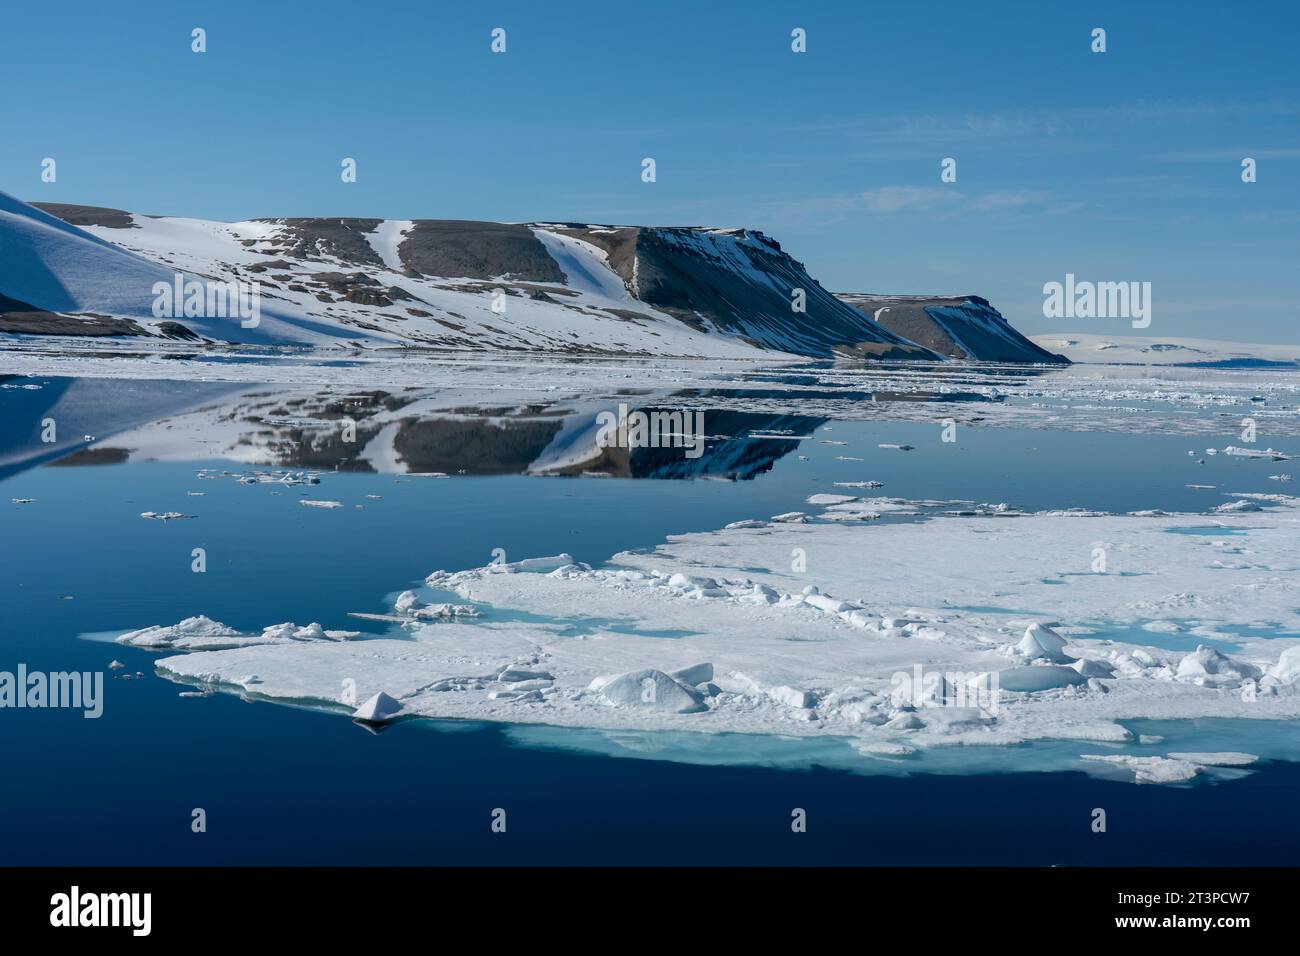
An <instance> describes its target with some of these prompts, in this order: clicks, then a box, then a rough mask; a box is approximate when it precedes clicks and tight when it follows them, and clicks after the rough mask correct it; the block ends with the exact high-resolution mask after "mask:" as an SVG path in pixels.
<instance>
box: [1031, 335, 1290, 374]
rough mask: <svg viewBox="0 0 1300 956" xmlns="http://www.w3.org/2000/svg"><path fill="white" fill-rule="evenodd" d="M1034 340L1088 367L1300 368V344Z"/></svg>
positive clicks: (1070, 338)
mask: <svg viewBox="0 0 1300 956" xmlns="http://www.w3.org/2000/svg"><path fill="white" fill-rule="evenodd" d="M1030 338H1031V339H1032V340H1033V341H1034V342H1035V343H1037V344H1038V345H1040V346H1042V347H1043V348H1044V349H1049V350H1051V351H1054V352H1060V353H1061V354H1062V355H1064V356H1066V357H1067V358H1068V359H1069V360H1070V361H1071V362H1078V363H1081V364H1088V365H1207V366H1208V365H1217V366H1222V367H1225V368H1228V367H1233V366H1237V367H1241V368H1250V367H1260V366H1268V365H1278V366H1295V367H1298V368H1300V345H1267V344H1248V343H1244V342H1219V341H1216V340H1214V339H1186V338H1154V337H1151V336H1136V335H1113V336H1107V335H1097V334H1095V333H1076V332H1052V333H1048V334H1044V335H1031V336H1030Z"/></svg>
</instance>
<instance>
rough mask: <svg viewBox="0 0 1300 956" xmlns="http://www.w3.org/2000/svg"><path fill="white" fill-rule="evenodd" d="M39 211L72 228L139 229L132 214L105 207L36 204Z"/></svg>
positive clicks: (60, 203)
mask: <svg viewBox="0 0 1300 956" xmlns="http://www.w3.org/2000/svg"><path fill="white" fill-rule="evenodd" d="M32 205H33V206H35V207H36V208H37V209H41V210H44V211H45V212H48V213H49V214H50V215H51V216H56V217H58V218H59V219H62V220H63V221H64V222H66V223H67V224H68V225H70V226H104V227H106V228H108V229H139V228H140V227H139V226H137V225H136V224H135V223H134V222H132V221H131V214H130V213H129V212H124V211H122V210H121V209H108V208H107V207H105V206H77V205H73V204H70V203H62V202H34V203H32Z"/></svg>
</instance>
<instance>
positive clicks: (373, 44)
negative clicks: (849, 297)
mask: <svg viewBox="0 0 1300 956" xmlns="http://www.w3.org/2000/svg"><path fill="white" fill-rule="evenodd" d="M196 26H198V27H203V28H204V29H206V30H207V34H208V52H207V53H204V54H201V55H199V54H195V53H192V52H191V51H190V31H191V29H192V28H194V27H196ZM493 27H503V28H505V29H506V31H507V52H506V53H505V54H502V55H494V54H492V53H491V52H490V50H489V42H490V37H489V32H490V31H491V29H492V28H493ZM794 27H803V28H805V29H806V30H807V35H808V52H807V53H804V54H795V53H792V52H791V50H790V31H791V30H792V29H793V28H794ZM1094 27H1104V28H1105V29H1106V31H1107V47H1108V49H1107V52H1106V53H1104V54H1094V53H1092V52H1091V51H1090V48H1089V47H1090V42H1091V40H1090V32H1091V30H1092V29H1093V28H1094ZM1298 28H1300V4H1293V3H1283V2H1277V3H1261V4H1251V5H1245V6H1241V5H1230V4H1227V3H1220V4H1210V3H1200V2H1189V0H1178V2H1143V3H1136V2H1127V3H1082V2H1079V3H1056V2H1032V3H1031V2H1025V3H997V2H987V3H971V2H959V0H951V2H936V3H923V2H908V3H897V2H891V3H874V2H815V0H813V2H802V3H777V2H763V0H753V2H728V0H719V2H716V3H708V4H705V3H699V2H677V0H654V2H649V3H633V2H617V3H613V2H608V0H606V2H564V0H556V2H554V3H546V4H543V3H538V2H526V3H490V2H482V3H468V2H467V3H459V4H449V3H438V2H429V0H425V2H373V3H357V2H335V0H320V2H313V3H290V2H276V0H263V2H260V3H250V2H242V0H223V2H220V3H176V2H149V0H142V2H133V3H130V4H106V3H102V2H99V0H96V2H77V3H60V2H57V0H47V2H43V3H40V4H35V3H25V4H18V3H9V4H5V5H4V7H3V8H0V44H3V51H4V64H5V67H6V82H5V83H4V84H3V87H0V122H2V124H3V125H2V127H0V128H3V130H4V139H3V145H2V147H0V189H3V190H4V191H6V192H10V193H13V194H15V195H17V196H19V197H21V198H24V199H28V200H33V199H37V200H49V201H60V202H80V203H89V204H94V205H104V206H115V207H119V208H126V209H130V210H132V211H135V212H144V213H158V214H168V215H185V216H199V217H206V218H217V219H242V218H249V217H259V216H294V215H298V216H306V215H340V216H376V217H387V218H403V219H407V218H425V217H429V218H464V219H503V220H532V219H550V220H557V219H564V220H582V221H603V222H617V223H638V224H690V225H697V224H704V225H725V226H733V225H744V226H752V227H756V228H759V229H762V230H764V231H765V232H768V233H769V234H770V235H772V236H774V237H775V238H776V239H778V240H779V241H780V242H781V243H782V245H783V246H784V247H785V248H786V249H787V250H788V251H789V252H790V253H791V254H793V255H794V256H795V257H796V258H799V259H801V260H802V261H804V262H805V263H806V264H807V265H808V267H809V270H810V271H811V273H812V274H813V275H814V276H815V277H816V278H818V279H819V280H820V281H821V282H822V284H823V285H825V286H827V287H828V288H831V289H834V290H837V291H864V292H892V293H909V292H915V293H929V292H933V293H965V292H973V293H977V294H980V295H984V296H986V297H988V298H989V299H991V300H992V301H993V303H994V304H995V305H997V306H998V307H999V308H1001V310H1002V311H1003V313H1004V314H1005V315H1006V316H1007V317H1008V318H1009V319H1011V320H1012V322H1013V323H1015V324H1016V325H1017V326H1018V327H1020V328H1021V329H1023V330H1024V331H1026V332H1028V333H1031V334H1032V333H1035V332H1046V331H1062V330H1065V329H1068V330H1070V331H1078V332H1098V333H1102V334H1106V335H1121V334H1125V333H1126V332H1132V331H1133V330H1132V329H1131V328H1129V326H1128V323H1127V322H1124V321H1122V320H1115V319H1091V320H1081V319H1073V320H1049V319H1045V318H1043V316H1042V311H1041V308H1042V301H1043V295H1042V286H1043V283H1045V282H1048V281H1053V280H1057V281H1060V280H1062V279H1063V278H1064V276H1065V274H1066V273H1067V272H1072V273H1074V274H1075V275H1076V276H1077V277H1078V278H1080V279H1093V280H1098V281H1100V280H1108V281H1120V280H1134V281H1150V282H1151V283H1152V303H1153V321H1152V325H1151V327H1150V328H1149V329H1147V330H1145V332H1144V333H1143V334H1148V335H1156V336H1161V335H1164V336H1171V337H1172V336H1201V337H1207V338H1221V339H1233V340H1238V341H1261V342H1291V341H1295V340H1296V339H1297V334H1296V329H1297V322H1298V321H1300V307H1297V305H1296V303H1297V302H1300V267H1298V264H1300V189H1297V181H1298V178H1300V69H1298V68H1297V67H1296V65H1295V53H1294V46H1293V45H1294V42H1295V37H1296V34H1297V29H1298ZM47 156H48V157H53V158H55V159H56V160H57V162H58V181H57V182H56V183H42V182H41V179H40V172H41V168H40V163H41V160H42V159H43V158H44V157H47ZM345 156H347V157H354V158H355V159H356V160H357V167H358V180H357V182H356V183H350V184H345V183H343V182H341V180H340V177H339V163H340V160H341V159H342V158H343V157H345ZM647 156H650V157H654V159H655V161H656V163H657V172H658V180H657V182H655V183H643V182H642V181H641V177H640V173H641V160H642V158H643V157H647ZM1245 156H1251V157H1254V158H1255V159H1256V160H1257V161H1258V182H1255V183H1253V184H1249V185H1248V184H1244V183H1242V182H1241V178H1240V173H1241V168H1240V163H1241V159H1242V158H1243V157H1245ZM944 157H953V158H955V159H956V160H957V163H958V165H957V182H955V183H947V184H945V183H941V182H940V179H939V172H940V162H941V160H942V159H943V158H944Z"/></svg>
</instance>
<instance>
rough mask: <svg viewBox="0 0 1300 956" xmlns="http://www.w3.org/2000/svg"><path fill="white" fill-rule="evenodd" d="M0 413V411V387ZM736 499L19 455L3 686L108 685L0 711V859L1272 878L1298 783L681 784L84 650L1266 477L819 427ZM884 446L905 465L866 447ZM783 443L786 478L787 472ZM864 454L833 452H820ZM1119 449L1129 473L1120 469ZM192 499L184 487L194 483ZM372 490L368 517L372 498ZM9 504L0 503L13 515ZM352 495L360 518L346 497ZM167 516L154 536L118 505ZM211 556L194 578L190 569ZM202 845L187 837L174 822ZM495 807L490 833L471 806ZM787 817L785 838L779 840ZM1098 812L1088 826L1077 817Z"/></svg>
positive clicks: (661, 772)
mask: <svg viewBox="0 0 1300 956" xmlns="http://www.w3.org/2000/svg"><path fill="white" fill-rule="evenodd" d="M0 400H3V399H0ZM817 436H818V439H821V438H828V439H830V438H833V439H837V440H844V441H849V442H850V445H849V446H837V445H825V444H821V443H820V441H812V442H804V443H802V445H801V446H800V447H799V448H798V449H797V451H795V452H793V453H791V454H788V455H785V456H784V457H782V458H780V459H778V460H777V461H776V462H775V464H774V466H773V468H772V469H771V471H770V472H768V473H766V474H762V475H760V476H759V477H757V478H756V479H754V480H751V481H743V482H734V483H733V482H719V481H654V480H618V479H599V480H597V479H563V478H529V477H523V476H499V477H453V478H448V479H429V478H400V479H395V478H394V477H393V476H384V475H373V474H327V475H325V476H324V478H323V481H322V484H321V485H319V486H313V487H311V488H309V489H308V490H306V492H305V496H307V497H312V498H324V499H334V500H339V501H342V502H344V503H345V505H346V507H345V508H343V509H340V510H335V511H316V510H314V509H308V508H303V507H301V506H299V505H298V504H297V501H296V499H297V498H298V497H302V496H304V492H303V489H285V490H283V491H282V493H281V494H278V495H277V494H274V493H273V489H272V488H270V487H269V486H265V485H261V486H241V485H239V484H237V483H235V482H234V481H232V480H230V479H221V480H198V479H197V478H196V476H195V472H196V469H197V468H198V467H201V466H202V465H205V464H206V465H211V466H215V467H218V468H231V469H232V470H233V469H234V468H235V466H232V465H231V464H230V463H229V462H198V463H157V462H154V463H148V462H145V463H138V464H126V465H103V466H94V467H49V466H46V467H41V468H36V469H29V470H26V471H22V472H20V473H18V474H16V475H13V476H11V477H9V478H7V479H6V480H4V481H0V501H2V502H3V504H2V505H0V534H2V536H3V549H2V550H0V562H2V564H3V568H2V569H0V571H2V574H0V578H2V580H3V582H4V583H3V594H4V601H3V629H2V630H0V669H12V668H13V667H14V666H15V665H16V664H17V663H18V662H20V661H21V662H24V663H26V664H27V666H28V667H29V668H31V669H39V670H73V669H75V670H102V669H103V668H104V667H105V665H106V664H107V663H108V661H109V660H110V659H112V658H114V657H116V658H118V659H120V660H122V661H124V662H125V663H126V664H127V665H128V669H129V670H130V671H132V672H133V671H136V670H139V671H142V672H144V673H145V674H147V675H149V676H148V677H146V678H145V679H142V680H132V681H129V682H127V681H119V680H111V681H108V682H107V685H106V694H107V700H106V704H105V712H104V716H103V717H102V718H100V719H98V720H85V719H83V718H82V717H81V715H80V713H79V712H77V711H56V710H44V711H17V710H6V711H3V712H0V747H2V749H3V757H4V761H5V769H6V773H5V786H4V787H3V788H0V864H5V863H69V864H74V863H103V864H108V863H121V864H128V863H178V864H196V865H198V864H208V863H303V864H311V863H338V864H351V863H357V864H360V863H375V864H383V863H402V864H407V863H409V864H414V863H507V862H508V863H534V862H535V863H543V862H551V863H578V862H581V863H587V862H592V863H594V862H600V863H685V862H718V863H827V862H835V863H878V864H918V863H922V864H924V863H957V864H963V863H969V864H1002V863H1005V864H1012V863H1024V864H1048V863H1065V864H1104V863H1109V864H1121V863H1125V864H1126V863H1152V864H1157V863H1173V864H1181V863H1186V864H1203V863H1252V864H1258V863H1278V864H1281V863H1290V864H1294V863H1295V862H1297V860H1300V831H1297V828H1295V827H1294V826H1293V825H1291V824H1290V822H1289V821H1290V815H1291V813H1290V811H1291V807H1292V806H1293V803H1294V794H1295V793H1296V792H1297V790H1296V788H1297V785H1300V766H1298V765H1295V764H1288V763H1270V764H1264V765H1262V766H1261V768H1260V769H1259V771H1258V772H1256V773H1254V774H1253V775H1251V776H1248V777H1246V778H1245V779H1241V780H1237V781H1233V782H1230V783H1223V784H1218V785H1200V786H1196V787H1191V788H1186V789H1169V788H1160V787H1138V786H1133V785H1129V784H1121V783H1111V782H1107V781H1102V780H1096V779H1091V778H1089V777H1086V776H1084V775H1082V774H1079V773H1035V774H1015V775H1009V774H997V775H995V774H986V775H976V776H935V775H917V776H912V777H880V776H875V777H873V776H860V775H855V774H850V773H845V772H840V771H834V770H828V769H816V768H814V769H805V770H786V769H774V768H771V767H736V766H702V765H695V764H688V763H675V762H670V761H665V760H654V759H617V758H615V757H611V756H603V755H597V754H583V753H575V752H569V751H567V750H561V749H556V748H551V747H546V746H525V745H523V744H522V743H521V741H520V739H519V738H518V737H512V735H511V734H510V732H509V731H508V730H504V729H502V728H499V727H493V726H485V725H455V724H446V723H423V724H419V723H407V724H402V725H398V726H396V727H394V728H392V729H391V730H389V731H388V732H387V733H384V734H382V735H380V736H374V735H371V734H368V733H366V732H364V731H363V730H361V729H360V728H358V727H356V726H354V725H353V724H352V723H350V722H349V721H347V720H346V719H342V718H339V717H337V716H331V715H325V714H320V713H315V712H311V711H305V710H297V709H293V708H289V707H284V706H277V705H272V704H266V703H259V704H249V703H246V702H243V701H241V700H239V699H236V698H234V697H230V696H224V695H218V696H215V697H210V698H203V699H192V698H181V697H179V696H178V691H179V690H180V689H181V688H179V687H178V686H177V685H175V684H173V683H170V682H168V681H165V680H162V679H160V678H157V677H154V676H153V674H152V663H151V662H152V660H153V659H154V655H152V654H150V653H148V652H145V651H140V650H135V649H129V648H124V647H120V646H115V645H108V644H103V643H97V642H95V641H91V640H85V639H79V635H84V634H87V633H89V632H102V631H109V630H117V631H120V630H125V629H127V628H136V627H142V626H146V625H150V624H171V623H174V622H176V621H177V620H180V619H181V618H184V617H186V616H189V615H192V614H196V613H206V614H208V615H210V616H212V617H214V618H216V619H218V620H222V621H225V622H226V623H228V624H232V625H235V626H238V627H244V628H260V627H261V626H264V625H267V624H271V623H276V622H279V621H286V620H295V621H298V622H299V623H306V622H308V621H313V620H315V621H321V622H322V623H323V624H324V625H325V626H326V627H358V626H360V627H365V626H366V625H364V624H363V623H362V624H359V623H358V622H356V621H353V620H350V619H348V618H347V617H346V614H347V612H349V611H382V610H385V609H386V608H385V605H384V602H383V598H384V595H385V594H387V593H390V592H392V591H394V590H397V589H400V588H402V587H404V586H406V585H408V584H409V583H411V582H414V581H417V580H419V579H421V578H423V577H424V575H426V574H427V573H428V572H430V571H432V570H434V569H437V568H452V569H455V568H462V567H468V566H474V565H480V564H484V563H486V562H487V561H489V560H490V559H491V556H492V550H493V549H494V548H504V549H505V550H506V552H507V554H508V556H509V557H510V558H511V559H516V558H522V557H527V556H530V555H539V554H553V553H556V552H559V551H568V552H570V553H571V554H573V555H575V557H577V558H578V559H580V560H587V561H591V562H599V561H602V560H604V559H605V558H607V557H608V556H610V555H611V554H613V553H615V552H617V551H619V550H623V549H627V548H640V547H652V546H654V545H655V544H656V543H658V542H659V541H661V540H662V539H663V537H664V536H665V535H666V534H670V533H676V532H684V531H690V530H700V529H709V528H715V527H719V526H720V525H722V524H724V523H726V522H728V521H734V520H738V519H741V518H751V517H764V516H767V515H771V514H776V513H778V512H782V511H789V510H794V509H798V508H800V507H801V506H802V503H803V500H804V499H805V498H806V497H807V495H809V494H813V493H816V492H828V491H835V490H839V489H836V488H835V487H834V486H833V482H835V481H853V480H866V479H873V480H879V481H883V482H884V483H885V487H884V488H883V489H881V490H880V491H879V492H868V493H872V494H876V493H878V494H888V495H899V496H906V497H917V498H926V497H935V498H964V499H974V500H977V501H993V502H997V501H1007V502H1010V503H1012V504H1015V505H1020V506H1023V507H1028V508H1041V507H1069V506H1084V507H1094V508H1108V509H1117V510H1130V509H1138V508H1152V507H1162V508H1166V509H1169V510H1174V509H1178V510H1201V509H1204V508H1206V507H1208V506H1209V505H1212V504H1216V503H1218V502H1219V501H1220V500H1222V499H1220V498H1218V497H1216V496H1215V494H1214V493H1213V492H1204V491H1195V490H1191V489H1187V488H1186V487H1185V484H1186V483H1189V482H1199V483H1206V484H1218V485H1220V487H1221V488H1222V489H1223V490H1233V491H1250V490H1263V491H1268V490H1276V489H1275V488H1274V489H1270V488H1268V487H1266V486H1267V485H1269V484H1270V483H1269V482H1268V481H1267V478H1266V476H1267V474H1268V473H1269V471H1268V469H1267V466H1266V465H1261V464H1259V463H1243V462H1240V461H1229V460H1223V459H1222V458H1220V459H1218V460H1213V461H1211V462H1207V464H1206V465H1204V466H1199V467H1195V466H1194V465H1193V464H1191V463H1189V462H1188V460H1187V457H1186V449H1187V448H1189V447H1208V446H1209V445H1210V444H1215V443H1218V444H1222V443H1226V442H1228V441H1231V436H1230V435H1225V436H1224V438H1223V441H1222V442H1218V441H1214V442H1212V441H1207V440H1205V439H1203V438H1202V439H1197V440H1196V441H1195V442H1189V441H1188V440H1187V439H1182V438H1169V437H1157V438H1136V437H1133V436H1124V435H1101V434H1058V433H1050V432H1024V431H1013V430H1005V429H970V428H968V429H963V430H962V432H961V435H960V440H959V442H958V443H957V444H956V445H955V446H952V445H941V444H940V443H939V442H938V441H937V426H930V425H915V424H911V425H904V424H886V423H859V424H847V423H833V425H832V429H831V430H830V431H828V432H818V433H817ZM879 442H907V443H911V444H913V445H915V446H916V450H914V451H911V452H898V451H887V450H880V449H877V448H876V445H877V443H879ZM800 455H804V456H807V459H808V460H806V461H805V460H801V459H800V457H799V456H800ZM841 455H842V456H856V457H863V458H866V459H867V461H864V462H852V461H838V460H836V456H841ZM1116 461H1122V462H1124V465H1125V468H1124V475H1125V478H1124V480H1123V481H1116V480H1115V471H1114V462H1116ZM188 491H202V492H204V495H203V496H202V497H190V496H188V495H187V494H186V493H187V492H188ZM372 494H374V495H382V498H380V499H377V500H376V499H371V498H368V497H367V495H372ZM15 497H30V498H35V499H37V500H36V501H35V502H34V503H32V504H26V505H14V504H11V503H10V498H15ZM355 504H362V505H363V506H364V507H363V508H362V509H356V508H354V507H353V506H354V505H355ZM169 510H175V511H180V512H184V513H186V514H189V515H193V517H189V518H186V519H184V520H179V521H173V522H168V523H162V522H155V521H145V520H142V519H141V518H140V517H139V513H140V512H141V511H156V512H162V511H169ZM195 547H202V548H205V549H206V551H207V555H208V572H207V573H206V574H193V573H191V570H190V561H191V557H190V552H191V549H192V548H195ZM195 807H202V808H204V809H205V810H206V811H207V814H208V832H207V833H205V834H194V833H192V832H191V831H190V813H191V810H192V808H195ZM496 807H501V808H504V809H505V810H506V811H507V815H508V817H507V819H508V830H507V833H506V834H493V833H491V832H490V829H489V823H490V813H491V811H492V809H493V808H496ZM794 807H801V808H804V809H806V810H807V811H808V814H809V826H808V832H807V833H805V834H798V835H796V834H793V833H792V832H791V831H790V812H791V809H792V808H794ZM1094 807H1104V808H1105V809H1106V810H1107V813H1108V817H1109V829H1108V832H1107V833H1105V834H1094V833H1092V832H1091V830H1090V828H1089V823H1090V820H1091V817H1090V814H1091V811H1092V809H1093V808H1094Z"/></svg>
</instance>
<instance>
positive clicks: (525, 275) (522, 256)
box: [398, 219, 564, 282]
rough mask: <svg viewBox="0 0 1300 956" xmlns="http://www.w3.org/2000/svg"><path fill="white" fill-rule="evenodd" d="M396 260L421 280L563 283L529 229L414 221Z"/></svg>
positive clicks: (429, 220)
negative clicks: (425, 277)
mask: <svg viewBox="0 0 1300 956" xmlns="http://www.w3.org/2000/svg"><path fill="white" fill-rule="evenodd" d="M398 256H400V257H401V260H402V265H404V266H405V267H406V268H407V269H408V270H409V271H411V272H413V273H415V274H416V275H422V276H446V277H447V278H460V279H495V278H497V277H503V278H509V279H522V280H527V281H533V282H563V281H564V273H563V272H562V271H561V270H560V267H559V266H558V265H557V264H556V262H555V260H554V259H552V258H551V254H550V253H549V252H547V251H546V247H545V246H543V245H542V243H541V242H540V241H539V240H538V238H537V237H536V236H535V235H533V231H532V229H530V228H529V227H528V226H525V225H517V224H513V223H502V222H468V221H464V220H458V219H417V220H415V224H414V226H413V227H412V229H411V231H410V232H408V233H407V234H406V236H405V238H404V239H403V241H402V244H401V246H400V247H399V248H398Z"/></svg>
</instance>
